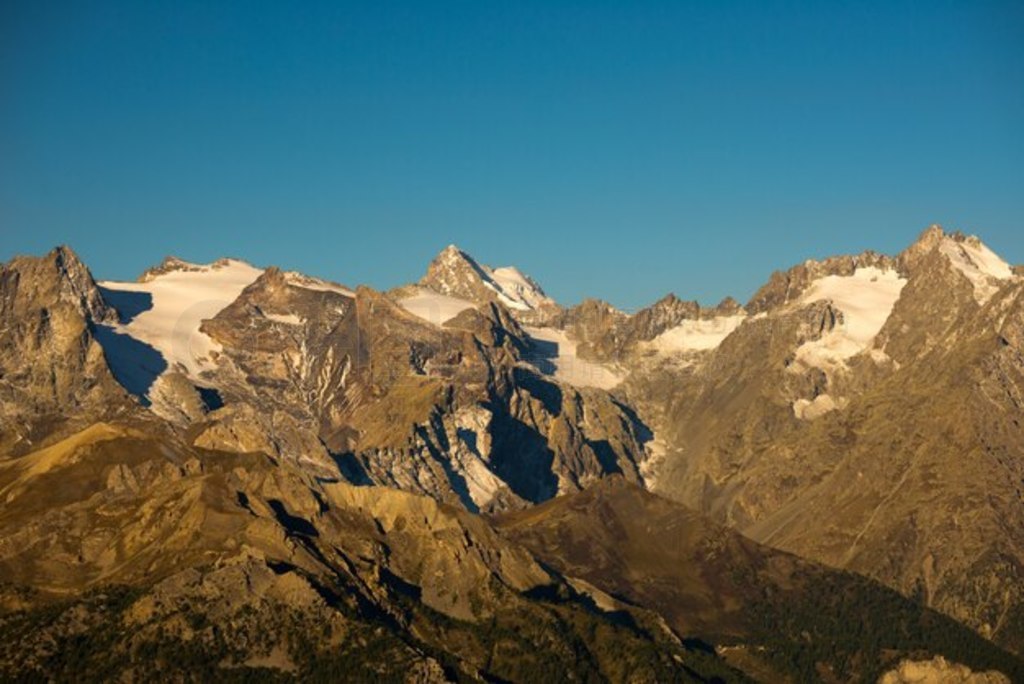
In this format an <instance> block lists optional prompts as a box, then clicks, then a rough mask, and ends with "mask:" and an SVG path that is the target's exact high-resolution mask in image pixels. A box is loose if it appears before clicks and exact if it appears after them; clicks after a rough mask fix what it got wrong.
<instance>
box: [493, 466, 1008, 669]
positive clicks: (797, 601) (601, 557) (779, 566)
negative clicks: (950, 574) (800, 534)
mask: <svg viewBox="0 0 1024 684" xmlns="http://www.w3.org/2000/svg"><path fill="white" fill-rule="evenodd" d="M497 523H498V525H499V527H500V528H501V529H502V530H504V531H505V532H506V534H508V535H509V537H510V538H511V539H514V540H516V541H518V542H520V543H522V544H524V545H525V546H526V547H527V548H529V549H531V550H532V551H533V552H534V553H536V554H537V555H538V557H539V558H542V559H543V560H544V561H545V562H546V563H550V564H551V565H552V567H554V568H556V569H557V570H559V571H560V572H562V573H564V574H565V575H567V576H568V577H574V578H580V579H583V580H585V581H586V582H587V583H589V584H591V585H594V586H596V587H598V588H599V589H602V590H604V591H605V592H607V593H608V594H610V595H611V596H613V597H616V598H618V599H620V600H624V601H629V602H632V603H636V604H638V605H642V606H646V607H648V608H651V609H655V610H658V611H659V612H660V613H661V614H662V615H663V616H664V617H665V620H666V622H667V624H668V625H669V626H670V627H671V628H672V629H673V630H675V631H676V633H677V634H681V635H686V636H688V637H691V638H692V637H699V638H701V639H703V640H706V641H708V642H710V643H714V644H725V645H726V646H725V647H721V648H719V652H720V653H723V654H725V655H726V657H727V658H729V659H731V661H732V662H734V663H735V664H737V665H738V666H743V667H747V668H748V669H749V670H750V672H751V674H755V675H756V674H760V675H761V676H762V677H763V676H766V675H767V677H768V678H769V679H771V680H776V681H778V680H782V679H784V678H791V679H792V680H794V681H808V680H810V679H815V678H818V677H822V678H835V679H837V680H839V681H849V680H861V681H874V680H875V679H877V677H878V676H880V675H881V674H882V673H883V672H884V671H885V670H887V669H890V668H892V667H893V666H895V664H896V663H898V662H899V661H900V660H901V659H903V658H907V657H908V656H914V657H918V658H919V657H921V656H922V655H923V654H929V653H930V654H942V655H945V656H946V657H947V658H950V659H952V660H954V661H959V662H962V663H966V664H968V665H969V666H970V667H972V668H973V669H975V670H989V669H995V670H999V671H1002V672H1003V673H1005V674H1008V675H1010V676H1011V677H1012V678H1019V677H1021V676H1024V662H1020V661H1017V660H1016V659H1014V658H1012V657H1011V656H1009V655H1008V654H1006V653H1003V652H1001V651H999V649H997V648H995V647H993V646H992V645H990V644H987V643H986V642H984V641H983V640H982V639H981V638H979V637H977V636H974V635H972V634H971V633H970V631H969V630H967V629H965V628H964V627H962V626H959V625H957V624H956V623H954V622H953V621H952V620H949V619H948V618H944V617H942V616H940V615H939V614H937V613H934V612H932V611H930V610H928V609H924V608H921V607H920V606H918V605H916V604H914V603H912V602H910V601H907V600H906V599H903V598H901V597H900V596H899V595H898V594H896V593H895V592H892V591H890V590H887V589H884V588H882V587H881V586H879V585H877V584H874V583H872V582H868V581H866V580H864V579H862V578H860V577H858V576H856V575H853V574H851V573H842V572H837V571H832V570H828V569H826V568H825V567H822V566H820V565H817V564H814V563H810V562H807V561H802V560H800V559H798V558H796V557H794V556H790V555H788V554H785V553H782V552H779V551H775V550H772V549H769V548H767V547H764V546H760V545H759V544H756V543H755V542H753V541H750V540H749V539H746V538H744V537H742V536H740V535H739V534H737V533H735V532H733V531H730V530H727V529H725V528H723V527H720V526H718V525H714V524H712V523H710V522H709V521H707V520H705V519H703V518H702V517H701V516H699V515H697V514H696V513H694V512H692V511H689V510H687V509H685V508H683V507H681V506H679V505H678V504H674V503H672V502H670V501H668V500H666V499H663V498H660V497H657V496H655V495H652V494H650V493H648V492H645V491H643V490H642V489H640V488H638V487H636V486H634V485H630V484H629V483H626V482H624V481H622V480H619V479H616V478H610V479H607V480H604V481H602V482H601V483H600V484H598V485H595V486H594V487H591V488H590V489H588V490H587V491H585V492H582V493H579V494H575V495H572V496H568V497H563V498H560V499H556V500H554V501H550V502H547V503H545V504H541V505H539V506H535V507H533V508H531V509H529V510H526V511H518V512H515V513H509V514H505V515H503V516H500V517H499V518H498V520H497ZM865 635H870V638H865Z"/></svg>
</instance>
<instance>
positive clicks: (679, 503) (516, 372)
mask: <svg viewBox="0 0 1024 684" xmlns="http://www.w3.org/2000/svg"><path fill="white" fill-rule="evenodd" d="M1022 276H1024V269H1022V268H1021V267H1014V266H1011V265H1009V264H1008V263H1006V262H1005V261H1004V260H1003V259H1002V258H1000V257H999V256H998V255H996V254H995V253H993V252H992V251H991V250H990V249H989V248H988V247H987V246H986V245H985V244H984V243H983V242H981V240H979V239H978V238H977V237H973V236H965V235H962V234H960V233H955V232H946V231H944V230H943V229H942V228H940V227H938V226H932V227H930V228H928V229H927V230H925V231H924V232H923V233H922V234H921V235H920V236H919V237H918V239H917V240H916V241H914V242H913V243H912V244H911V245H910V246H909V247H907V248H906V249H905V250H904V251H902V252H901V253H899V254H896V255H883V254H877V253H874V252H870V251H867V252H863V253H861V254H857V255H845V256H837V257H832V258H828V259H824V260H820V261H815V260H808V261H805V262H803V263H801V264H798V265H796V266H793V267H792V268H789V269H788V270H784V271H778V272H776V273H774V274H772V276H771V278H770V279H769V280H768V282H767V283H766V284H765V285H764V286H763V287H761V288H760V289H759V290H758V291H757V292H756V293H755V294H754V295H753V297H751V299H750V300H749V301H748V302H747V303H746V304H740V303H739V302H737V301H735V300H733V299H726V300H724V301H722V302H720V303H718V304H717V305H715V306H713V307H705V306H702V305H700V304H699V303H697V302H693V301H685V300H682V299H680V298H678V297H676V296H675V295H673V294H669V295H666V296H665V297H663V298H662V299H660V300H659V301H657V302H655V303H654V304H652V305H650V306H649V307H646V308H644V309H641V310H639V311H636V312H633V313H627V312H623V311H620V310H618V309H616V308H615V307H613V306H611V305H610V304H608V303H606V302H602V301H598V300H586V301H583V302H582V303H580V304H577V305H575V306H563V305H561V304H559V303H558V302H556V301H554V300H553V299H552V298H551V297H549V296H548V295H547V294H545V292H544V290H543V289H542V287H541V286H540V285H539V284H538V283H537V282H536V281H535V280H534V279H532V278H531V277H529V276H527V275H525V274H524V273H523V272H521V271H520V270H519V269H517V268H515V267H503V268H491V267H489V266H486V265H484V264H481V263H479V262H477V261H476V260H475V259H473V258H472V257H471V256H470V255H468V254H466V253H465V252H463V251H462V250H460V249H459V248H458V247H456V246H454V245H453V246H449V247H447V248H445V249H444V250H442V251H441V252H440V253H439V254H438V256H437V257H436V258H435V259H434V260H433V261H432V262H431V263H430V264H429V266H428V267H427V270H426V273H425V275H424V276H423V277H422V278H421V279H420V280H419V281H417V282H415V283H411V284H407V285H403V286H400V287H396V288H394V289H392V290H389V291H377V290H374V289H371V288H368V287H365V286H360V287H348V286H345V285H342V284H339V283H334V282H329V281H326V280H322V279H318V278H313V277H310V276H307V275H303V274H300V273H295V272H287V271H282V270H280V269H278V268H276V267H273V266H271V267H266V268H261V267H256V266H253V265H251V264H249V263H246V262H244V261H241V260H238V259H229V258H225V259H220V260H218V261H215V262H213V263H210V264H193V263H189V262H186V261H183V260H181V259H177V258H174V257H168V258H167V259H165V260H164V261H163V262H162V263H161V264H159V265H157V266H155V267H153V268H150V269H148V270H146V271H145V272H144V273H142V275H141V276H140V277H139V278H138V280H137V281H135V282H107V281H99V282H97V281H96V280H94V278H93V275H92V273H91V272H90V271H89V269H88V267H87V265H86V264H84V263H83V262H82V261H81V260H80V259H79V258H78V256H77V255H76V254H75V253H74V251H73V250H72V249H71V248H69V247H57V248H55V249H54V250H53V251H51V252H50V253H48V254H46V255H43V256H23V257H15V258H14V259H12V260H11V261H9V262H8V263H6V264H4V265H3V266H2V267H0V415H2V416H3V420H2V422H0V634H2V635H3V637H4V638H3V639H2V640H0V643H2V645H0V678H2V679H35V678H43V679H56V680H70V679H74V680H76V681H83V680H97V681H99V680H103V681H107V680H109V679H114V678H119V679H125V680H143V679H151V678H152V677H153V676H155V675H157V674H159V676H161V677H162V678H167V679H177V680H207V679H210V678H217V679H234V678H238V679H245V678H248V677H252V676H259V677H261V678H266V679H271V680H276V679H280V680H291V679H314V680H315V679H337V678H343V679H349V680H374V679H379V680H388V681H391V680H394V681H424V682H427V681H551V680H554V679H563V680H572V681H576V680H581V681H583V680H585V681H631V682H655V681H658V682H660V681H751V680H753V681H766V682H776V681H808V680H821V681H851V682H852V681H885V682H900V681H923V680H922V679H921V678H922V677H924V678H927V677H931V678H932V679H931V680H927V681H992V682H997V681H1022V680H1024V661H1022V659H1021V658H1022V656H1024V428H1022V425H1021V421H1022V418H1024V413H1022V407H1024V403H1022V402H1024V294H1022V290H1024V277H1022ZM915 677H917V679H915ZM958 678H959V679H958Z"/></svg>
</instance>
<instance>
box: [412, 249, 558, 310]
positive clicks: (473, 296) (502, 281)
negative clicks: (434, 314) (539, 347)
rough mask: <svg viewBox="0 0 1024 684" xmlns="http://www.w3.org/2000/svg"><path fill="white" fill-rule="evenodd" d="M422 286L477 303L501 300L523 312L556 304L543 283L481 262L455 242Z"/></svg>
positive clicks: (437, 260)
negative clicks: (542, 287) (543, 286)
mask: <svg viewBox="0 0 1024 684" xmlns="http://www.w3.org/2000/svg"><path fill="white" fill-rule="evenodd" d="M419 285H420V286H421V287H423V288H426V289H428V290H431V291H433V292H436V293H438V294H442V295H446V296H450V297H458V298H462V299H466V300H469V301H471V302H473V303H475V304H479V303H483V302H490V301H497V302H501V303H502V304H504V305H505V306H507V307H509V308H510V309H512V310H514V311H520V312H530V311H538V310H541V309H543V308H546V307H552V306H555V303H554V301H553V300H552V299H551V298H550V297H548V296H547V295H546V294H544V290H543V289H541V287H540V285H538V284H537V282H536V281H535V280H533V279H532V278H530V277H529V276H527V275H525V274H524V273H522V272H521V271H520V270H519V269H517V268H515V267H514V266H504V267H501V268H494V269H492V268H491V267H490V266H486V265H483V264H480V263H479V262H478V261H476V260H475V259H474V258H473V257H471V256H470V255H469V254H467V253H466V252H464V251H463V250H461V249H459V247H458V246H456V245H454V244H452V245H448V246H447V247H445V248H444V249H443V250H441V252H440V253H439V254H438V255H437V256H436V257H434V259H433V261H431V262H430V266H429V267H428V268H427V273H426V275H425V276H424V277H423V278H422V279H421V280H420V281H419Z"/></svg>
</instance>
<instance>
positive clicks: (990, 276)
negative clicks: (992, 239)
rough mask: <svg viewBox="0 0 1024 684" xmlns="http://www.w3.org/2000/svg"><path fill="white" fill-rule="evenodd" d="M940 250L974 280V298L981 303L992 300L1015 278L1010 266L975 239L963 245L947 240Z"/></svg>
mask: <svg viewBox="0 0 1024 684" xmlns="http://www.w3.org/2000/svg"><path fill="white" fill-rule="evenodd" d="M939 251H940V252H941V253H942V254H945V255H946V257H948V258H949V260H950V262H951V263H952V264H953V266H954V267H955V268H956V269H957V270H958V271H960V272H961V273H963V274H964V276H965V277H966V278H967V279H968V280H969V281H971V285H972V286H973V287H974V299H975V301H977V302H978V303H979V304H984V303H985V302H987V301H988V300H989V299H991V298H992V295H994V294H995V293H996V291H998V290H999V286H1000V284H1001V283H1002V281H1005V280H1009V279H1010V278H1013V271H1012V270H1011V269H1010V265H1009V264H1007V263H1006V262H1005V261H1003V260H1002V259H1001V258H1000V257H999V255H998V254H996V253H995V252H993V251H992V250H991V249H989V248H988V247H987V246H986V245H985V243H983V242H982V241H981V240H979V239H978V238H976V237H974V236H971V237H969V238H967V239H966V240H964V241H963V242H958V241H956V240H954V239H952V238H949V237H945V238H943V240H942V243H941V244H940V245H939Z"/></svg>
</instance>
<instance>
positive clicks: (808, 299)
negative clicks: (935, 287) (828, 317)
mask: <svg viewBox="0 0 1024 684" xmlns="http://www.w3.org/2000/svg"><path fill="white" fill-rule="evenodd" d="M906 284H907V281H906V279H904V278H901V277H900V276H899V274H898V273H897V272H896V271H894V270H882V269H879V268H876V267H874V266H868V267H863V268H858V269H857V270H856V271H854V273H853V275H849V276H837V275H830V276H825V277H824V278H818V279H817V280H815V281H814V282H813V283H811V286H810V287H809V288H808V289H807V291H806V292H805V293H804V295H803V296H802V297H801V298H800V301H799V305H801V306H802V305H807V304H811V303H812V302H817V301H825V300H829V301H831V302H832V305H833V306H834V307H835V308H836V309H839V310H840V311H841V312H842V314H843V321H842V322H841V323H838V324H837V325H836V327H835V328H834V329H832V330H831V331H830V332H828V333H826V334H825V335H823V336H822V337H821V338H819V339H817V340H812V341H810V342H806V343H804V344H802V345H801V346H800V347H799V348H798V349H797V350H796V359H797V361H799V362H801V363H802V364H803V365H805V366H815V367H818V368H831V367H837V366H839V365H842V364H843V363H844V362H845V361H846V359H849V358H851V357H853V356H855V355H857V354H859V353H860V352H862V351H864V350H866V349H868V348H869V347H870V346H871V343H872V342H873V341H874V339H875V335H877V334H878V332H879V331H880V330H881V329H882V326H883V325H885V321H886V320H888V318H889V314H890V313H892V308H893V306H895V304H896V300H897V299H899V296H900V292H901V291H902V290H903V286H904V285H906Z"/></svg>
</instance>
